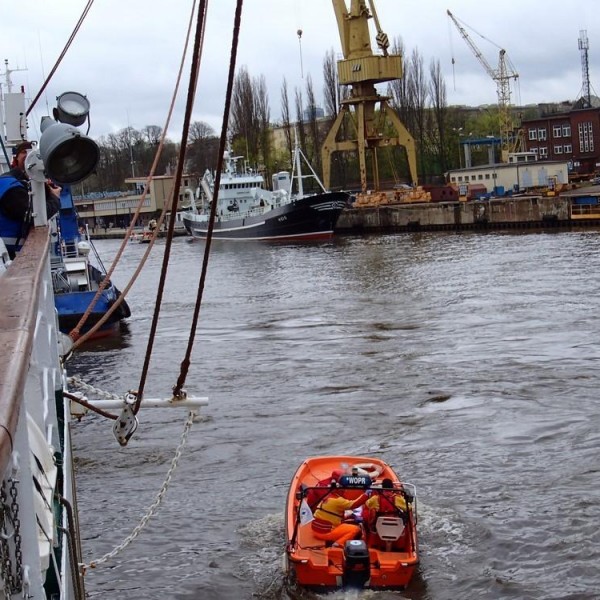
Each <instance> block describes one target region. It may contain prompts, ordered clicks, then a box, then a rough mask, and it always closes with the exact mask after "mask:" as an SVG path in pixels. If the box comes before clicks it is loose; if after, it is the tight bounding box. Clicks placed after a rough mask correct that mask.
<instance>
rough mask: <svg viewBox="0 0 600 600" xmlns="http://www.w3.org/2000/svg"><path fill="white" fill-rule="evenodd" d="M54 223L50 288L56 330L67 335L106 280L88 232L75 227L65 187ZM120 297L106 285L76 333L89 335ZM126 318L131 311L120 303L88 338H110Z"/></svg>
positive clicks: (64, 187) (73, 213) (103, 269)
mask: <svg viewBox="0 0 600 600" xmlns="http://www.w3.org/2000/svg"><path fill="white" fill-rule="evenodd" d="M57 222H58V230H57V231H56V233H53V234H52V235H53V237H55V238H56V239H55V241H54V243H53V244H52V257H51V264H52V285H53V288H54V298H55V302H54V303H55V306H56V310H57V312H58V323H59V327H60V330H61V331H62V332H63V333H66V334H69V333H70V332H71V331H72V330H73V328H75V327H76V326H77V324H78V323H79V321H80V319H81V317H82V316H83V315H84V314H85V312H86V310H87V309H88V307H89V306H90V304H91V303H92V302H93V300H94V298H95V297H96V293H97V291H98V289H99V288H100V285H101V283H102V281H104V279H105V277H106V269H105V267H104V265H103V264H102V261H101V259H100V256H99V255H98V252H97V251H96V248H95V247H94V244H93V243H92V240H91V239H90V237H89V234H88V231H87V230H84V229H81V228H80V227H79V224H78V220H77V211H76V209H75V204H74V202H73V195H72V193H71V187H70V186H69V185H65V186H63V188H62V190H61V193H60V211H59V215H58V217H57ZM120 295H121V292H120V291H119V290H118V289H117V287H116V286H115V285H114V284H113V283H112V282H111V281H108V283H107V284H106V286H105V288H104V289H103V290H102V294H101V296H100V297H99V299H98V301H97V302H96V304H95V306H94V307H93V309H92V312H91V313H90V315H89V317H88V318H87V319H86V321H85V323H84V324H83V325H82V327H81V330H80V332H79V333H80V334H81V335H83V334H85V333H86V332H87V331H89V330H90V329H91V328H92V327H93V326H94V325H95V324H96V323H97V322H98V321H99V320H100V319H101V318H102V317H103V316H104V315H105V314H106V313H107V312H108V310H109V309H110V307H111V306H112V305H113V304H114V303H115V302H116V301H117V299H118V298H119V296H120ZM129 316H131V310H130V309H129V306H128V305H127V302H126V301H125V300H124V299H123V301H122V303H121V304H120V305H119V307H118V308H117V309H116V310H115V312H114V313H113V314H112V315H111V316H110V318H109V319H108V320H107V321H106V322H105V323H104V324H103V325H102V326H101V327H100V329H98V331H96V332H95V333H94V334H93V336H92V338H98V337H104V336H107V335H111V334H112V333H114V332H115V330H117V329H118V326H119V323H120V322H121V321H122V320H123V319H126V318H128V317H129Z"/></svg>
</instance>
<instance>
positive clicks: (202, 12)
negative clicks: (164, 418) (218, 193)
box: [133, 0, 208, 414]
mask: <svg viewBox="0 0 600 600" xmlns="http://www.w3.org/2000/svg"><path fill="white" fill-rule="evenodd" d="M207 5H208V0H200V5H199V7H198V17H197V19H196V36H195V39H194V50H193V53H192V63H191V69H190V81H189V86H188V95H187V102H186V107H185V117H184V122H183V129H182V132H181V146H180V148H179V159H178V161H177V171H176V173H175V181H174V182H173V195H172V197H171V204H172V209H171V215H170V219H169V230H168V233H167V240H166V243H165V251H164V254H163V263H162V268H161V271H160V280H159V284H158V288H157V290H156V302H155V304H154V313H153V315H152V323H151V325H150V335H149V336H148V346H147V348H146V356H145V357H144V365H143V367H142V373H141V376H140V383H139V385H138V389H137V392H136V396H137V398H136V403H135V405H134V407H133V412H134V414H137V413H138V412H139V410H140V406H141V402H142V398H143V395H144V387H145V385H146V378H147V376H148V370H149V368H150V358H151V356H152V349H153V347H154V340H155V338H156V330H157V327H158V317H159V315H160V308H161V303H162V297H163V293H164V288H165V281H166V278H167V270H168V265H169V258H170V256H171V246H172V245H173V237H174V232H175V221H176V219H177V211H176V210H175V208H176V202H177V198H176V195H175V191H176V190H179V187H180V185H181V175H182V172H183V165H184V161H185V153H186V149H187V141H188V136H189V128H190V121H191V118H192V110H193V108H194V97H195V95H196V86H197V84H198V71H199V69H200V60H201V57H202V48H203V45H204V31H205V27H206V9H207Z"/></svg>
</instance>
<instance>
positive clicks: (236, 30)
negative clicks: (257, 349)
mask: <svg viewBox="0 0 600 600" xmlns="http://www.w3.org/2000/svg"><path fill="white" fill-rule="evenodd" d="M243 4H244V2H243V0H237V4H236V9H235V18H234V24H233V39H232V43H231V56H230V59H229V77H228V79H227V92H226V94H225V107H224V109H223V123H222V125H221V140H220V142H219V162H218V166H217V175H216V177H215V184H214V187H215V195H214V197H213V201H212V205H211V208H210V219H209V222H208V231H207V232H206V245H205V247H204V258H203V260H202V273H201V275H200V281H199V283H198V295H197V297H196V306H195V307H194V316H193V318H192V324H191V327H190V336H189V339H188V346H187V350H186V354H185V358H184V359H183V361H182V362H181V371H180V373H179V377H178V379H177V384H176V385H175V388H174V389H173V396H175V397H177V396H179V395H180V394H181V389H182V387H183V385H184V384H185V379H186V377H187V373H188V370H189V367H190V359H191V355H192V349H193V347H194V337H195V334H196V327H197V326H198V317H199V315H200V306H201V304H202V296H203V292H204V283H205V281H206V273H207V271H208V257H209V255H210V246H211V243H212V234H213V228H214V223H215V216H216V214H217V201H218V195H219V187H220V184H221V171H222V167H223V156H224V154H225V144H226V141H227V125H228V122H229V111H230V108H231V97H232V95H233V83H234V76H235V65H236V59H237V50H238V41H239V35H240V22H241V18H242V6H243ZM171 220H173V219H171Z"/></svg>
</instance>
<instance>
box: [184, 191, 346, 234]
mask: <svg viewBox="0 0 600 600" xmlns="http://www.w3.org/2000/svg"><path fill="white" fill-rule="evenodd" d="M348 199H349V196H348V194H347V193H345V192H326V193H322V194H315V195H314V196H308V197H305V198H302V199H300V200H293V201H292V202H290V203H289V204H286V205H284V206H281V207H278V208H274V209H272V210H269V211H267V212H265V213H263V214H261V215H253V216H246V217H245V218H238V219H236V218H233V219H232V218H228V219H224V220H221V219H217V220H216V221H215V225H214V229H213V238H215V239H223V240H240V241H241V240H246V241H248V240H257V241H288V240H289V241H292V240H296V241H304V240H319V239H327V238H330V237H331V236H333V231H334V228H335V224H336V222H337V220H338V217H339V216H340V213H341V212H342V210H343V209H344V208H345V207H346V206H347V204H348ZM183 223H184V225H185V228H186V230H187V232H188V233H189V234H190V235H192V236H194V237H197V238H202V239H204V238H206V234H207V230H208V222H207V220H206V218H204V219H201V218H199V217H198V216H197V215H194V214H191V213H190V214H186V215H184V216H183Z"/></svg>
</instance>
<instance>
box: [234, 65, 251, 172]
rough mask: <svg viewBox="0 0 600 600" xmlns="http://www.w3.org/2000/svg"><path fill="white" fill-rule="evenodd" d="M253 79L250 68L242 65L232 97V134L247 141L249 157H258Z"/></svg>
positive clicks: (249, 158)
mask: <svg viewBox="0 0 600 600" xmlns="http://www.w3.org/2000/svg"><path fill="white" fill-rule="evenodd" d="M256 125H257V115H256V105H255V102H254V92H253V88H252V80H251V79H250V75H249V73H248V69H247V68H246V67H245V66H242V67H241V68H240V70H239V71H238V74H237V75H236V77H235V81H234V85H233V95H232V99H231V120H230V123H229V130H230V134H231V135H232V136H233V137H237V138H242V139H243V140H244V141H245V146H246V153H247V158H248V160H250V161H256V160H257V158H258V128H257V127H256Z"/></svg>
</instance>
